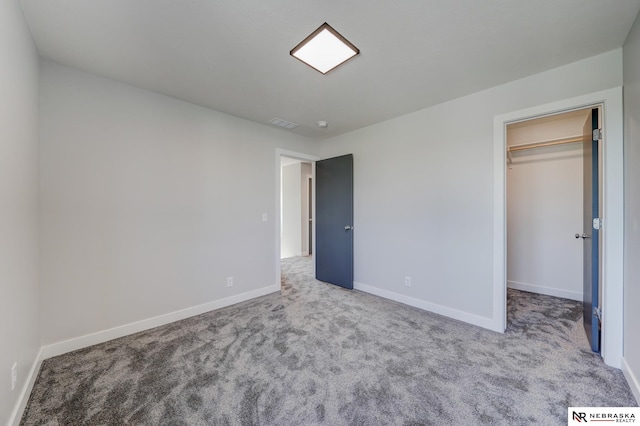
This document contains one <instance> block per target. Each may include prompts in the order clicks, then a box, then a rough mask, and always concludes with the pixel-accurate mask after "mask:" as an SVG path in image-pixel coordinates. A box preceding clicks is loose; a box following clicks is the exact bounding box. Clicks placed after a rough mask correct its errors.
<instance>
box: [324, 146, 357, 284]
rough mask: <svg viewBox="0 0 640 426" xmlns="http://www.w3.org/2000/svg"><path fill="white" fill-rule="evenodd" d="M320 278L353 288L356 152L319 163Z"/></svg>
mask: <svg viewBox="0 0 640 426" xmlns="http://www.w3.org/2000/svg"><path fill="white" fill-rule="evenodd" d="M315 221H316V279H318V280H320V281H325V282H328V283H331V284H336V285H339V286H340V287H344V288H349V289H351V288H353V155H351V154H349V155H343V156H341V157H335V158H329V159H327V160H321V161H317V162H316V217H315Z"/></svg>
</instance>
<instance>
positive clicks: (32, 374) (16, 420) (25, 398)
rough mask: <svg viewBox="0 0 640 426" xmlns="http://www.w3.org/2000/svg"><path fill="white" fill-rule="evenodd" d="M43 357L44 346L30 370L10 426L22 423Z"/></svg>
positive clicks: (10, 418)
mask: <svg viewBox="0 0 640 426" xmlns="http://www.w3.org/2000/svg"><path fill="white" fill-rule="evenodd" d="M43 359H44V358H43V357H42V348H40V350H39V351H38V355H36V359H35V360H34V361H33V364H32V365H31V369H30V370H29V376H28V377H27V380H26V381H25V383H24V386H22V389H21V390H20V396H19V397H18V402H17V403H16V405H15V407H14V408H13V411H12V412H11V416H10V417H9V421H8V422H7V425H8V426H18V425H19V424H20V420H21V419H22V413H24V409H25V408H27V402H29V397H30V396H31V391H32V390H33V385H34V384H35V383H36V378H38V373H39V372H40V366H41V365H42V360H43Z"/></svg>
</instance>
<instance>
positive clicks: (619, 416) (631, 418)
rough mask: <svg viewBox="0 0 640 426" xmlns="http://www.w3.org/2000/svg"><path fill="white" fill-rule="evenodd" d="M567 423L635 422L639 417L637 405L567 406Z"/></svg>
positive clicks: (639, 409)
mask: <svg viewBox="0 0 640 426" xmlns="http://www.w3.org/2000/svg"><path fill="white" fill-rule="evenodd" d="M567 415H568V418H567V420H568V422H567V424H569V425H577V424H584V423H592V422H593V423H596V424H602V423H635V422H636V420H637V419H638V418H639V417H640V408H638V407H569V409H568V410H567Z"/></svg>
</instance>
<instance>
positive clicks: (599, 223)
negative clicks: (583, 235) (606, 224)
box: [593, 217, 602, 230]
mask: <svg viewBox="0 0 640 426" xmlns="http://www.w3.org/2000/svg"><path fill="white" fill-rule="evenodd" d="M600 228H602V219H600V218H599V217H594V218H593V229H595V230H598V229H600Z"/></svg>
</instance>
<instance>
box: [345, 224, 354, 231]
mask: <svg viewBox="0 0 640 426" xmlns="http://www.w3.org/2000/svg"><path fill="white" fill-rule="evenodd" d="M352 229H353V226H349V225H346V226H345V227H344V230H345V231H350V230H352Z"/></svg>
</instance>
